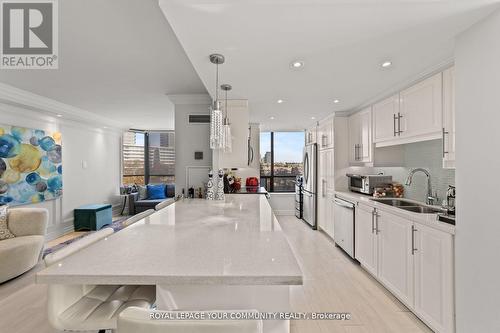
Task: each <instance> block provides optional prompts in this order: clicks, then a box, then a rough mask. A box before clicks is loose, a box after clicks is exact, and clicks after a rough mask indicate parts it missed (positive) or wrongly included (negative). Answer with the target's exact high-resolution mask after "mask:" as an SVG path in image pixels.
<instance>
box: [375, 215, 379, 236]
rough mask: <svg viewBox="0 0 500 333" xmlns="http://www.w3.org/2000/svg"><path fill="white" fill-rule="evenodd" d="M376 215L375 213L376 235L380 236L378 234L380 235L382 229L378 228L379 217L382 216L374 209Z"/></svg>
mask: <svg viewBox="0 0 500 333" xmlns="http://www.w3.org/2000/svg"><path fill="white" fill-rule="evenodd" d="M374 213H375V214H374V215H375V234H376V235H378V234H379V233H380V229H379V228H378V217H379V216H380V215H378V213H377V210H376V209H374Z"/></svg>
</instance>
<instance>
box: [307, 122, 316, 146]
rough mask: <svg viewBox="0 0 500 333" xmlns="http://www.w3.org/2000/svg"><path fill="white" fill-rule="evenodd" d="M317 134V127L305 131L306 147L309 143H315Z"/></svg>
mask: <svg viewBox="0 0 500 333" xmlns="http://www.w3.org/2000/svg"><path fill="white" fill-rule="evenodd" d="M317 133H318V127H317V126H312V127H310V128H308V129H306V145H308V144H311V143H317Z"/></svg>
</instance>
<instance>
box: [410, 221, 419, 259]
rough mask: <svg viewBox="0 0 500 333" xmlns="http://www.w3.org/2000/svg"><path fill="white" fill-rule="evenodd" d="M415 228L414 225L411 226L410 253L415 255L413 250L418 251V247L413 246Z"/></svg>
mask: <svg viewBox="0 0 500 333" xmlns="http://www.w3.org/2000/svg"><path fill="white" fill-rule="evenodd" d="M417 231H418V230H417V228H415V226H414V225H412V226H411V255H415V252H417V251H418V249H417V248H416V247H415V232H417Z"/></svg>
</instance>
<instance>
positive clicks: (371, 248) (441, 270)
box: [355, 203, 455, 333]
mask: <svg viewBox="0 0 500 333" xmlns="http://www.w3.org/2000/svg"><path fill="white" fill-rule="evenodd" d="M355 214H356V220H355V221H356V225H355V230H356V234H355V235H356V237H355V254H356V259H357V260H358V261H359V262H360V263H361V265H362V266H363V267H364V268H365V269H366V270H367V271H368V272H369V273H371V274H372V275H373V276H374V277H376V278H377V279H378V280H379V281H380V282H381V283H382V284H383V285H384V286H385V287H386V288H387V289H388V290H389V291H391V292H392V293H393V294H394V295H395V296H396V297H397V298H398V299H399V300H400V301H401V302H403V303H404V304H405V305H406V306H408V307H409V308H410V309H411V310H412V311H413V312H414V313H415V314H416V315H417V316H418V317H419V318H421V319H422V320H423V321H424V322H425V323H426V324H427V325H428V326H429V327H431V328H432V329H433V330H434V331H435V332H438V333H452V332H454V329H455V328H454V327H455V325H454V296H453V289H454V277H453V263H454V257H453V236H452V235H450V234H448V233H446V232H443V231H439V230H437V229H434V228H430V227H428V226H425V225H422V224H419V223H415V222H413V221H410V220H407V219H405V218H402V217H399V216H397V215H393V214H391V213H387V212H385V211H381V210H379V209H376V208H373V207H371V206H369V205H364V204H362V203H359V204H358V205H357V207H356V212H355Z"/></svg>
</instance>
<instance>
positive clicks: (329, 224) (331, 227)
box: [325, 198, 336, 238]
mask: <svg viewBox="0 0 500 333" xmlns="http://www.w3.org/2000/svg"><path fill="white" fill-rule="evenodd" d="M326 212H327V216H326V218H327V220H326V230H325V231H326V233H327V234H328V235H329V236H330V237H331V238H335V237H336V235H335V220H336V216H335V205H334V204H333V198H328V200H327V209H326Z"/></svg>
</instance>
